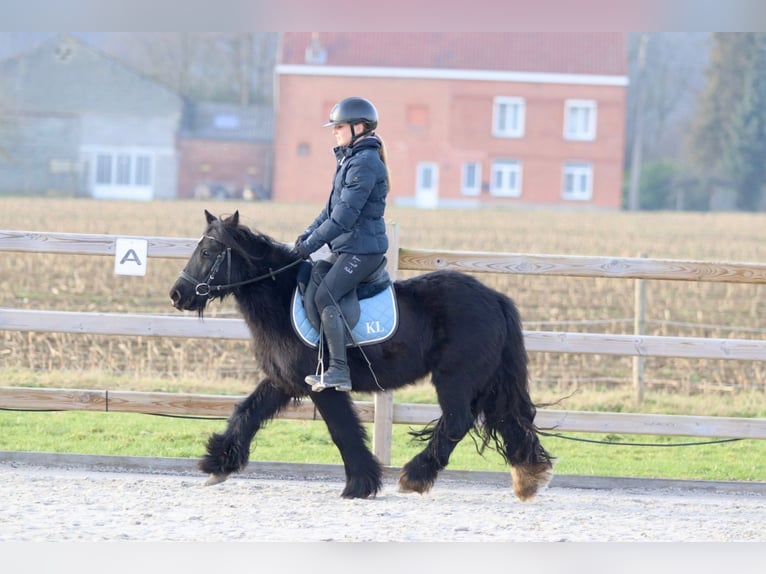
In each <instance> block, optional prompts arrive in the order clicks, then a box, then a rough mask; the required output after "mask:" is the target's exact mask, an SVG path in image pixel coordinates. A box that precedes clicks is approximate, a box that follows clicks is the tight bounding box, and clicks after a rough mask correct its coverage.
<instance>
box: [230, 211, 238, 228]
mask: <svg viewBox="0 0 766 574" xmlns="http://www.w3.org/2000/svg"><path fill="white" fill-rule="evenodd" d="M231 224H232V226H234V227H237V226H238V225H239V209H238V210H237V211H235V212H234V215H232V216H231Z"/></svg>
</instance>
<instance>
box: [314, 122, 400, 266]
mask: <svg viewBox="0 0 766 574" xmlns="http://www.w3.org/2000/svg"><path fill="white" fill-rule="evenodd" d="M380 146H381V143H380V140H379V139H378V138H377V137H375V136H368V137H366V138H364V139H361V140H359V141H358V142H356V143H355V144H354V145H353V146H352V147H344V148H340V147H336V148H335V149H334V150H333V151H334V152H335V157H336V159H337V160H338V167H337V169H336V170H335V176H334V178H333V188H332V192H331V193H330V199H329V201H328V202H327V206H326V207H325V208H324V209H323V210H322V212H321V213H320V214H319V215H318V216H317V218H316V219H315V220H314V221H313V223H312V224H311V225H309V226H308V227H307V228H306V231H304V233H303V235H304V236H306V239H305V240H304V241H305V246H306V247H307V248H308V249H309V251H310V252H312V253H313V252H314V251H316V250H317V249H319V248H320V247H321V246H322V245H324V244H325V243H327V244H328V245H329V246H330V249H331V250H332V252H333V253H354V254H357V255H366V254H370V253H385V252H386V250H387V249H388V237H387V235H386V223H385V221H384V220H383V214H384V212H385V209H386V195H387V194H388V174H387V171H386V166H385V164H384V163H383V161H382V160H381V159H380V152H379V150H380Z"/></svg>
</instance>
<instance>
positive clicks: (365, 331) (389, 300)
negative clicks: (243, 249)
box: [291, 257, 398, 347]
mask: <svg viewBox="0 0 766 574" xmlns="http://www.w3.org/2000/svg"><path fill="white" fill-rule="evenodd" d="M331 266H332V264H331V263H330V262H329V261H325V260H319V261H316V262H314V263H313V264H312V263H311V262H309V261H304V262H303V263H301V264H300V266H299V268H298V281H297V285H296V287H295V291H294V292H293V299H292V304H291V319H292V324H293V329H294V330H295V332H296V334H297V335H298V336H299V337H300V338H301V339H302V340H303V342H304V343H306V344H307V345H309V346H311V347H316V346H317V344H318V341H319V329H320V324H321V319H320V316H319V311H318V310H317V308H316V305H315V303H314V295H315V294H316V290H317V288H318V287H319V284H320V283H321V281H322V278H323V277H324V276H325V274H326V273H327V272H328V271H329V270H330V267H331ZM338 304H339V306H340V310H341V313H342V315H343V317H344V320H345V322H346V324H347V325H348V327H349V328H350V329H351V333H348V330H347V332H346V345H347V346H354V345H366V344H372V343H380V342H382V341H384V340H386V339H388V338H389V337H391V336H392V335H393V334H394V333H395V332H396V326H397V323H398V311H397V305H396V295H395V291H394V286H393V284H392V282H391V277H390V275H389V274H388V271H387V269H386V258H385V257H384V258H383V261H382V262H381V264H380V265H379V266H378V267H377V268H376V269H375V270H374V271H373V272H372V273H370V275H368V276H367V277H366V278H365V279H364V280H363V281H362V282H361V283H360V284H359V285H358V286H357V288H356V289H355V290H354V291H351V292H350V293H347V294H346V295H344V296H343V297H342V298H341V300H340V301H338Z"/></svg>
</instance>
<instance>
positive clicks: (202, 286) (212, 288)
mask: <svg viewBox="0 0 766 574" xmlns="http://www.w3.org/2000/svg"><path fill="white" fill-rule="evenodd" d="M203 239H210V240H212V241H215V242H217V243H220V244H221V245H225V244H224V243H223V242H222V241H221V240H220V239H218V238H216V237H213V236H212V235H203V236H202V237H200V240H199V241H202V240H203ZM198 244H199V242H198ZM224 259H226V270H227V274H226V281H227V282H226V283H225V284H219V285H211V284H210V283H211V281H213V279H215V276H216V275H217V274H218V270H219V269H220V268H221V264H222V263H223V260H224ZM301 261H302V259H296V260H295V261H293V262H291V263H288V264H287V265H285V266H284V267H280V268H279V269H277V270H276V271H273V270H272V269H271V268H269V272H268V273H264V274H263V275H259V276H257V277H253V278H251V279H245V280H244V281H238V282H237V283H231V247H226V249H225V250H224V251H221V252H220V253H219V254H218V255H217V256H216V258H215V261H213V266H212V267H211V268H210V273H209V274H208V276H207V280H206V281H200V280H199V279H197V278H196V277H194V276H192V275H191V274H189V273H187V272H186V270H185V269H184V270H182V271H181V272H180V273H179V274H178V276H179V277H180V278H181V279H184V280H186V281H188V282H189V283H191V284H192V285H194V293H195V294H196V295H199V296H201V297H207V298H208V299H212V298H213V297H214V296H215V294H216V293H219V292H221V291H223V290H224V289H232V288H234V287H240V286H242V285H248V284H250V283H257V282H258V281H262V280H264V279H269V278H272V279H273V278H274V276H275V275H279V274H280V273H282V272H283V271H286V270H288V269H290V267H294V266H295V265H297V264H298V263H301Z"/></svg>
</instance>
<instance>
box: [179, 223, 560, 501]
mask: <svg viewBox="0 0 766 574" xmlns="http://www.w3.org/2000/svg"><path fill="white" fill-rule="evenodd" d="M205 216H206V218H207V228H206V230H205V233H204V235H203V236H202V238H201V239H200V241H199V243H198V244H197V247H196V249H195V250H194V253H193V254H192V256H191V258H190V259H189V261H188V263H187V264H186V267H185V268H184V270H183V271H182V272H181V274H180V277H179V279H178V280H177V281H176V283H175V285H173V287H172V289H171V290H170V298H171V300H172V302H173V306H174V307H176V308H177V309H180V310H189V311H197V312H198V313H199V314H200V316H201V315H202V313H203V311H204V309H205V306H206V305H207V303H208V301H209V300H211V299H215V298H221V299H223V298H224V297H226V296H227V295H233V296H234V298H235V299H236V301H237V304H238V306H239V309H240V311H241V313H242V315H243V316H244V318H245V320H246V321H247V325H248V327H249V329H250V332H251V333H252V337H253V347H254V352H255V357H256V359H257V361H258V362H259V364H260V366H261V368H262V370H263V372H264V373H265V378H264V379H263V380H262V381H261V382H260V383H259V384H258V385H257V386H256V388H255V390H254V391H253V392H252V393H251V394H250V395H249V396H248V397H247V398H245V399H244V400H243V401H242V402H240V403H238V404H237V406H236V407H235V409H234V411H233V413H232V414H231V416H230V418H229V421H228V426H227V428H226V431H225V432H224V433H223V434H217V433H214V434H213V435H212V436H211V437H210V439H209V440H208V444H207V454H206V455H205V456H204V457H203V458H202V459H201V460H200V462H199V468H200V470H202V471H204V472H206V473H209V474H210V478H209V479H208V484H215V483H218V482H222V481H224V480H226V478H227V477H228V476H229V475H230V474H231V473H233V472H237V471H240V470H242V469H243V468H244V467H245V466H246V465H247V463H248V459H249V454H250V445H251V441H252V440H253V437H254V436H255V433H256V432H257V431H258V430H259V429H260V428H261V427H262V426H263V425H264V424H265V423H266V422H268V421H269V420H271V419H272V418H273V417H274V416H275V415H276V414H277V413H279V411H280V410H281V409H284V408H285V407H287V406H288V405H289V404H290V402H291V401H292V400H294V399H299V398H301V397H305V396H307V395H308V396H309V397H310V398H311V400H312V401H313V402H314V404H315V405H316V408H317V409H318V410H319V412H320V413H321V415H322V418H323V419H324V421H325V423H326V424H327V428H328V429H329V431H330V436H331V437H332V440H333V442H334V443H335V445H336V446H337V448H338V450H339V451H340V454H341V457H342V458H343V464H344V467H345V471H346V486H345V489H344V490H343V493H342V496H343V497H344V498H367V497H371V496H375V494H376V493H377V492H378V491H379V490H380V488H381V476H382V468H381V464H380V462H379V461H378V460H377V459H376V458H375V456H374V455H373V454H372V452H371V451H370V449H369V448H368V446H367V437H366V433H365V430H364V427H363V426H362V424H361V423H360V421H359V418H358V416H357V414H356V412H355V410H354V406H353V403H352V401H351V398H350V396H349V394H348V393H345V392H337V391H334V390H332V389H329V390H325V391H323V392H313V391H312V390H311V388H310V387H309V386H308V385H307V384H306V383H305V382H304V380H303V379H304V377H305V376H306V375H307V374H309V373H313V372H314V371H315V369H316V361H317V351H316V350H315V349H312V348H310V347H309V346H308V345H306V344H304V343H303V342H301V340H300V339H299V338H298V336H297V335H296V334H295V332H294V331H293V327H292V324H291V319H290V306H291V297H292V294H293V290H294V288H295V285H296V278H297V273H298V267H297V266H295V265H291V264H292V263H293V261H292V259H291V257H290V255H289V249H288V248H287V247H286V246H285V245H284V244H282V243H280V242H277V241H275V240H273V239H272V238H270V237H268V236H266V235H264V234H262V233H257V232H253V231H251V230H250V229H248V228H247V227H245V226H244V225H241V224H240V222H239V212H235V213H234V214H233V215H231V216H229V217H227V218H225V219H218V218H216V217H215V216H213V215H211V214H210V213H209V212H208V211H207V210H206V211H205ZM394 287H395V292H396V297H397V301H398V307H399V325H398V329H397V331H396V333H395V334H394V335H393V337H391V338H389V339H388V340H386V341H384V342H381V343H376V344H373V345H370V346H366V347H364V348H363V350H364V355H363V354H362V352H361V351H362V350H361V349H359V348H350V349H349V352H348V360H349V364H350V367H351V378H352V381H353V388H354V391H363V392H376V391H380V390H382V389H395V388H398V387H401V386H403V385H408V384H411V383H414V382H416V381H418V380H419V379H421V378H423V377H425V376H427V375H429V374H430V376H431V382H432V383H433V385H434V387H435V388H436V393H437V396H438V401H439V406H440V407H441V410H442V413H443V414H442V416H441V418H439V419H438V420H437V421H435V422H434V423H433V424H431V425H429V426H428V427H427V428H426V429H424V430H423V431H420V432H419V433H415V434H418V435H420V437H421V438H422V439H424V440H427V444H426V446H425V448H424V449H423V450H422V451H421V452H420V453H418V454H417V455H416V456H415V457H414V458H413V459H412V460H410V461H409V462H408V463H407V464H405V465H404V467H403V468H402V469H401V472H400V475H399V490H400V491H402V492H419V493H424V492H427V491H428V490H429V489H430V488H431V487H432V486H433V484H434V481H435V480H436V477H437V474H438V473H439V471H440V470H442V469H443V468H444V467H446V466H447V463H448V462H449V457H450V454H451V453H452V451H453V449H454V448H455V446H456V445H457V443H458V442H459V441H460V440H461V439H462V438H463V437H464V436H465V435H466V434H467V433H468V432H469V431H471V430H474V431H475V432H476V433H477V435H478V436H479V437H480V439H481V444H480V446H481V447H482V448H483V447H484V446H487V445H488V444H490V443H494V446H495V447H496V449H497V451H498V452H499V453H500V454H501V455H502V457H503V459H504V460H505V461H506V462H507V463H508V464H510V465H511V476H512V479H513V487H514V492H515V493H516V496H517V497H518V498H519V499H521V500H529V499H531V498H533V497H534V496H535V494H536V493H537V491H538V489H539V488H541V487H543V486H545V485H546V484H547V483H548V482H549V481H550V478H551V476H552V468H553V464H552V458H551V456H550V455H549V454H548V453H547V452H546V451H545V449H544V448H543V447H542V445H541V444H540V442H539V440H538V433H537V428H536V427H535V425H534V418H535V412H536V409H535V405H534V404H533V403H532V401H531V400H530V397H529V390H528V382H527V354H526V349H525V347H524V338H523V335H522V331H521V320H520V318H519V314H518V311H517V310H516V307H515V305H514V303H513V302H512V301H511V299H509V298H508V297H506V296H505V295H503V294H501V293H499V292H497V291H495V290H492V289H490V288H489V287H486V286H485V285H483V284H482V283H480V282H479V281H477V280H476V279H474V278H473V277H471V276H469V275H466V274H463V273H459V272H453V271H435V272H432V273H425V274H423V275H419V276H417V277H414V278H411V279H407V280H402V281H396V282H395V283H394ZM365 355H366V357H365ZM368 361H369V364H368Z"/></svg>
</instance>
